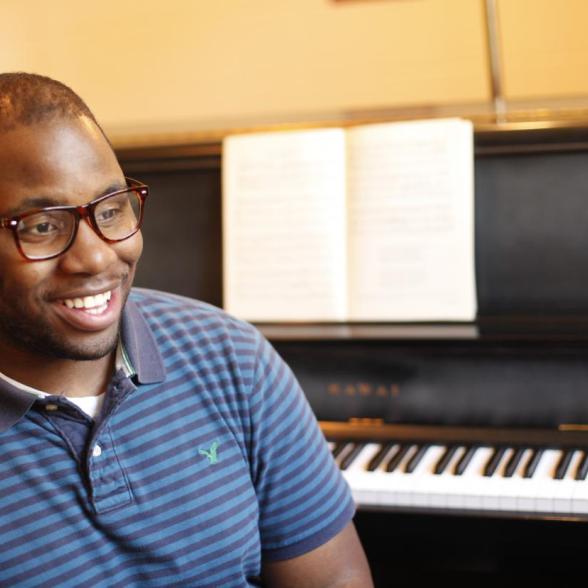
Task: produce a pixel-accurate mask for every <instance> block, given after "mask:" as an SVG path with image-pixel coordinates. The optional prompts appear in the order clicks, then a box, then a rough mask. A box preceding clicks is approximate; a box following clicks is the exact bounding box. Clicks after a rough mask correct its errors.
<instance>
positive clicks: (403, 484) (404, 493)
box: [385, 445, 418, 506]
mask: <svg viewBox="0 0 588 588" xmlns="http://www.w3.org/2000/svg"><path fill="white" fill-rule="evenodd" d="M417 451H418V446H417V445H411V446H410V448H409V450H408V451H407V452H406V455H405V456H404V457H403V458H402V460H401V461H400V463H399V464H398V466H397V467H396V468H395V469H394V471H393V472H385V475H386V476H388V484H389V485H390V486H391V487H393V489H394V504H395V505H396V506H411V491H412V484H413V480H412V474H407V473H406V472H405V471H404V469H405V467H406V464H407V463H408V462H409V461H410V460H411V459H412V456H413V455H414V454H415V453H416V452H417Z"/></svg>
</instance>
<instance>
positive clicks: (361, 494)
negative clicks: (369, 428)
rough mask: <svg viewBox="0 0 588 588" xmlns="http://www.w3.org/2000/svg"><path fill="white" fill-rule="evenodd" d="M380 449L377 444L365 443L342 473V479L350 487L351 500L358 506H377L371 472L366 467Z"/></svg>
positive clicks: (379, 445)
mask: <svg viewBox="0 0 588 588" xmlns="http://www.w3.org/2000/svg"><path fill="white" fill-rule="evenodd" d="M381 447H382V446H381V444H379V443H367V444H366V446H365V447H364V448H363V449H362V451H361V452H360V453H359V454H358V455H357V457H356V458H355V459H354V460H353V462H352V463H351V464H350V465H349V467H348V468H347V469H346V470H344V471H343V477H344V478H345V479H346V480H347V483H348V484H349V486H350V487H351V492H352V495H353V498H354V500H355V502H356V503H357V504H358V505H363V506H368V505H375V504H377V493H376V491H375V490H374V488H373V481H372V479H371V477H372V472H368V471H367V466H368V464H369V463H370V461H371V460H372V458H373V457H374V456H375V455H376V453H378V451H380V448H381Z"/></svg>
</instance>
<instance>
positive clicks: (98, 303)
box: [63, 290, 112, 314]
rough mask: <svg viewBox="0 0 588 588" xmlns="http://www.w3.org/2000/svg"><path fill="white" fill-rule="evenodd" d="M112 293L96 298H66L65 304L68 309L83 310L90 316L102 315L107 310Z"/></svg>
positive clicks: (104, 293) (103, 293)
mask: <svg viewBox="0 0 588 588" xmlns="http://www.w3.org/2000/svg"><path fill="white" fill-rule="evenodd" d="M111 296H112V292H111V291H110V290H109V291H108V292H102V293H101V294H96V296H84V297H83V298H66V299H65V300H64V301H63V304H65V306H67V307H68V308H83V309H84V310H86V311H88V312H90V314H100V313H102V312H104V311H105V310H106V307H107V306H108V304H107V303H108V301H109V300H110V298H111Z"/></svg>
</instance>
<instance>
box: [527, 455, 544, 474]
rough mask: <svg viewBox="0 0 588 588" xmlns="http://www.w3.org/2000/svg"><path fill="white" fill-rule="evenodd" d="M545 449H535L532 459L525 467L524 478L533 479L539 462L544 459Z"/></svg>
mask: <svg viewBox="0 0 588 588" xmlns="http://www.w3.org/2000/svg"><path fill="white" fill-rule="evenodd" d="M543 451H544V449H540V448H538V449H534V450H533V454H532V455H531V458H530V459H529V461H528V462H527V465H526V466H525V471H524V473H523V478H532V477H533V474H534V473H535V470H536V469H537V465H538V464H539V460H540V459H541V458H542V457H543Z"/></svg>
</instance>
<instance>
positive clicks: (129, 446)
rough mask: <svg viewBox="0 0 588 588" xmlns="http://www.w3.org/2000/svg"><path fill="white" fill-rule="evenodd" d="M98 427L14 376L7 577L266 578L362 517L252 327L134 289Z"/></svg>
mask: <svg viewBox="0 0 588 588" xmlns="http://www.w3.org/2000/svg"><path fill="white" fill-rule="evenodd" d="M121 338H122V342H123V345H124V349H125V350H126V353H127V355H128V358H129V360H130V363H131V365H132V366H133V368H134V371H135V374H134V375H132V376H129V375H128V374H126V375H125V372H123V371H122V370H121V371H119V372H118V373H116V374H115V376H114V377H113V379H112V382H111V385H110V388H109V390H108V392H107V397H106V401H105V403H104V406H103V409H102V415H101V418H100V419H97V420H96V422H94V421H93V420H92V419H91V418H90V417H88V416H87V415H86V414H85V413H83V412H82V411H81V410H80V409H79V408H78V407H76V406H75V405H74V404H73V403H71V402H69V401H68V400H67V399H65V398H61V397H58V396H49V397H47V398H43V399H39V398H37V397H35V396H34V395H32V394H29V393H27V392H24V391H22V390H19V389H17V388H16V387H13V386H11V385H10V383H8V382H5V381H2V382H0V447H1V458H0V539H1V541H0V586H11V587H12V586H24V587H33V586H43V587H47V586H51V587H54V586H56V587H57V586H67V587H70V586H71V587H74V586H75V587H78V586H97V587H108V588H115V587H124V588H129V587H135V586H136V587H139V586H140V587H141V588H143V587H151V586H165V587H170V586H182V587H183V588H186V587H191V586H198V587H205V586H209V587H221V586H235V587H238V586H255V585H258V584H259V574H260V568H261V559H262V558H263V559H264V560H280V559H288V558H292V557H296V556H298V555H301V554H303V553H306V552H308V551H310V550H312V549H314V548H316V547H318V546H319V545H321V544H323V543H325V542H326V541H328V540H329V539H330V538H332V537H333V536H334V535H336V534H337V533H338V532H339V531H341V530H342V529H343V528H344V527H345V525H346V524H347V523H348V522H349V521H350V519H351V517H352V516H353V511H354V507H353V503H352V500H351V496H350V492H349V489H348V487H347V486H346V484H345V483H344V481H343V480H342V478H341V476H340V474H339V471H338V469H337V468H336V466H335V465H334V463H333V460H332V458H331V456H330V453H329V450H328V447H327V446H326V443H325V440H324V438H323V437H322V434H321V432H320V430H319V428H318V427H317V424H316V420H315V418H314V416H313V414H312V412H311V410H310V408H309V406H308V403H307V402H306V400H305V398H304V395H303V393H302V391H301V390H300V387H299V386H298V384H297V382H296V380H295V378H294V377H293V375H292V373H291V372H290V370H289V369H288V367H287V366H286V365H285V364H284V362H283V361H282V360H281V359H280V358H279V357H278V355H277V354H276V352H275V351H274V350H273V349H272V347H271V346H270V344H269V343H268V342H267V341H266V340H265V339H264V338H263V337H262V336H261V335H260V334H259V333H258V332H257V331H256V330H255V329H254V328H253V327H251V326H250V325H247V324H246V323H243V322H241V321H238V320H236V319H234V318H232V317H230V316H227V315H226V314H224V313H223V312H222V311H220V310H218V309H216V308H214V307H212V306H209V305H207V304H204V303H201V302H197V301H194V300H189V299H186V298H182V297H179V296H175V295H169V294H163V293H161V292H154V291H149V290H143V289H135V290H133V292H132V294H131V296H130V298H129V301H128V302H127V305H126V307H125V310H124V313H123V319H122V326H121Z"/></svg>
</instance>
